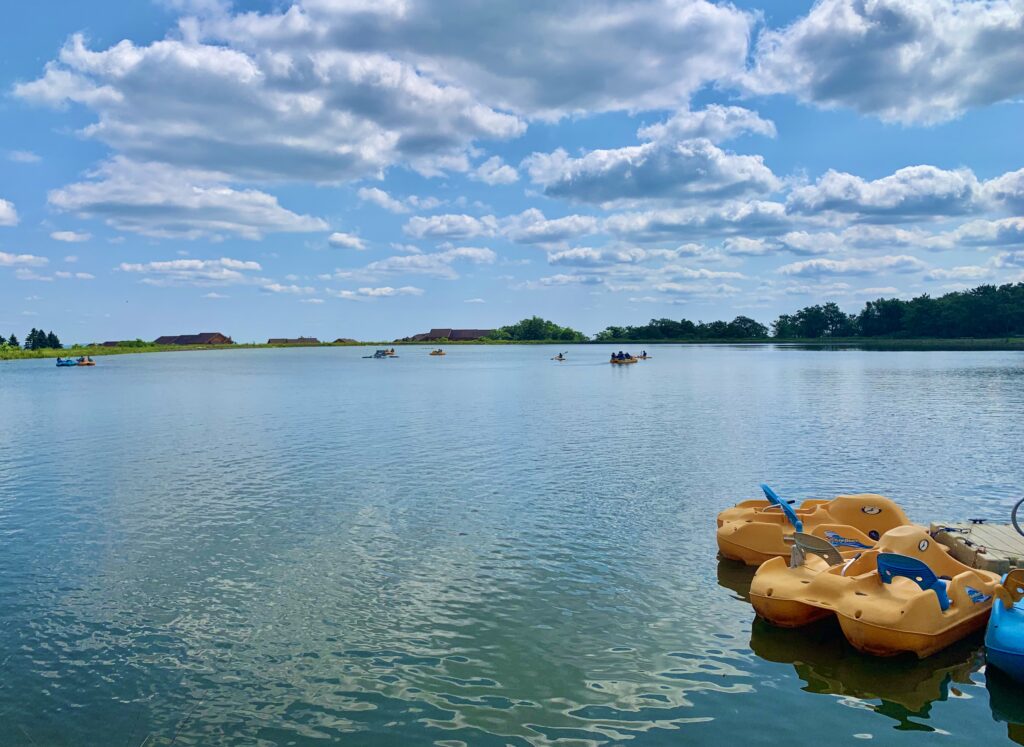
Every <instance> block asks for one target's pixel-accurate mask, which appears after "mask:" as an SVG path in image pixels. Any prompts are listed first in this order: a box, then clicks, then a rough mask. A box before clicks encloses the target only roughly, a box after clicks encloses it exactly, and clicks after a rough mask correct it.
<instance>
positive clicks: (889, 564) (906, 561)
mask: <svg viewBox="0 0 1024 747" xmlns="http://www.w3.org/2000/svg"><path fill="white" fill-rule="evenodd" d="M878 575H879V576H881V578H882V583H884V584H891V583H892V580H893V579H894V578H896V577H897V576H902V577H903V578H909V579H910V580H911V581H914V582H915V583H916V584H917V585H918V586H920V587H921V589H922V590H924V591H934V592H935V596H937V597H938V598H939V607H940V608H941V609H942V611H943V612H945V611H946V610H948V609H949V605H950V601H949V595H948V594H946V583H945V582H944V581H943V580H942V579H940V578H939V577H938V576H936V575H935V572H934V571H932V569H931V568H929V567H928V565H927V564H926V563H924V562H923V561H920V560H918V559H917V558H911V557H908V556H906V555H898V554H896V553H894V552H883V553H880V554H879V556H878Z"/></svg>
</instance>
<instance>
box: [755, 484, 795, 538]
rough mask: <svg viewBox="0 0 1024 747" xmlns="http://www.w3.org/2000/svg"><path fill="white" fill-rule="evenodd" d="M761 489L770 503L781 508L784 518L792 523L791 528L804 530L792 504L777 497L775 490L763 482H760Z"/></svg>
mask: <svg viewBox="0 0 1024 747" xmlns="http://www.w3.org/2000/svg"><path fill="white" fill-rule="evenodd" d="M761 490H763V491H764V495H765V497H766V498H767V499H768V502H769V503H771V504H772V505H773V506H778V507H779V508H781V509H782V513H784V514H785V515H786V518H787V519H789V523H790V524H792V525H793V528H794V529H795V530H796V531H798V532H802V531H804V523H803V522H802V521H800V517H799V516H797V515H796V511H794V510H793V507H792V506H790V505H789V504H788V503H786V501H784V500H782V499H781V498H779V496H778V495H776V493H775V491H774V490H772V489H771V488H770V487H768V486H767V485H766V484H765V483H761Z"/></svg>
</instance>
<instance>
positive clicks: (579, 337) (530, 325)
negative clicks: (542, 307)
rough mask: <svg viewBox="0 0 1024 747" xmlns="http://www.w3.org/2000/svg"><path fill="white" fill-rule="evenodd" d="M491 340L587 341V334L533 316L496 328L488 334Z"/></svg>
mask: <svg viewBox="0 0 1024 747" xmlns="http://www.w3.org/2000/svg"><path fill="white" fill-rule="evenodd" d="M488 339H490V340H511V341H515V342H530V341H538V340H559V341H563V342H586V341H587V336H586V335H585V334H583V333H582V332H577V331H576V330H575V329H572V328H571V327H560V326H558V325H557V324H555V323H554V322H549V321H548V320H547V319H541V318H540V317H539V316H533V317H530V318H529V319H523V320H522V321H519V322H516V323H515V324H509V325H508V326H506V327H501V328H500V329H496V330H494V332H492V333H491V334H490V335H488Z"/></svg>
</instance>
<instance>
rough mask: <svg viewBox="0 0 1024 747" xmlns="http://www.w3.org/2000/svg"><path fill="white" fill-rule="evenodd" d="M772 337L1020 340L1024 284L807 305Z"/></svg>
mask: <svg viewBox="0 0 1024 747" xmlns="http://www.w3.org/2000/svg"><path fill="white" fill-rule="evenodd" d="M771 335H772V337H777V338H781V339H819V338H823V337H825V338H828V337H835V338H842V337H890V338H937V339H943V338H946V339H952V338H958V337H981V338H985V337H988V338H992V337H1024V283H1011V284H1007V285H1000V286H995V285H981V286H978V287H977V288H973V289H971V290H965V291H954V292H952V293H947V294H945V295H943V296H938V297H937V298H932V297H931V296H929V295H928V294H924V295H922V296H918V297H917V298H912V299H911V300H909V301H904V300H901V299H899V298H879V299H877V300H875V301H868V302H867V303H866V304H865V305H864V308H863V309H862V310H861V311H860V312H859V313H857V314H847V313H846V312H845V311H843V310H842V309H840V308H839V306H838V305H837V304H835V303H825V304H819V305H815V306H806V307H804V308H802V309H800V310H799V311H795V312H793V313H792V314H782V315H781V316H779V318H778V319H776V320H775V321H774V322H772V328H771ZM767 337H768V328H767V327H766V326H765V325H763V324H761V323H760V322H757V321H754V320H753V319H750V318H749V317H745V316H738V317H736V318H735V319H733V320H732V321H731V322H724V321H717V322H691V321H690V320H688V319H680V320H679V321H675V320H674V319H652V320H651V321H650V323H649V324H643V325H639V326H635V327H634V326H627V327H608V328H607V329H605V330H604V331H602V332H598V333H597V334H596V335H594V341H595V342H617V341H619V340H622V341H627V340H637V341H639V340H648V341H651V342H656V341H659V340H666V341H667V340H680V341H686V340H758V339H763V338H767Z"/></svg>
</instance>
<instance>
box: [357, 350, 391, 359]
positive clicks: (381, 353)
mask: <svg viewBox="0 0 1024 747" xmlns="http://www.w3.org/2000/svg"><path fill="white" fill-rule="evenodd" d="M397 357H398V355H397V354H396V353H395V349H394V348H391V349H390V350H384V349H381V350H378V351H376V352H375V353H374V354H373V355H364V356H363V358H397Z"/></svg>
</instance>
